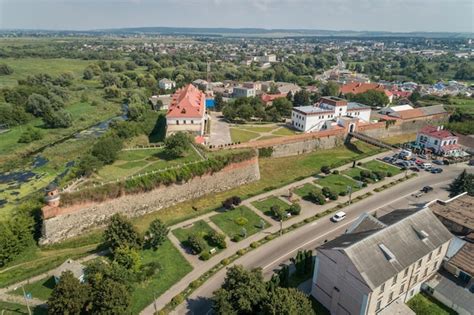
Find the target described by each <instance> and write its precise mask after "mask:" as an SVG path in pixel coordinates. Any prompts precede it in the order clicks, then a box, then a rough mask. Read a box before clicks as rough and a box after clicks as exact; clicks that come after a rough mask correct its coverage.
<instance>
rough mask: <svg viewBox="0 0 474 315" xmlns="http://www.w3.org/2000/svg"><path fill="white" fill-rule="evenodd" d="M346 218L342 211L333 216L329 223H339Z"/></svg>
mask: <svg viewBox="0 0 474 315" xmlns="http://www.w3.org/2000/svg"><path fill="white" fill-rule="evenodd" d="M345 218H346V213H345V212H344V211H339V212H336V214H335V215H333V216H332V218H331V221H333V222H339V221H342V220H344V219H345Z"/></svg>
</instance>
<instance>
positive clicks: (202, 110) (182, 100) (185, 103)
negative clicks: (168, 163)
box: [166, 84, 207, 136]
mask: <svg viewBox="0 0 474 315" xmlns="http://www.w3.org/2000/svg"><path fill="white" fill-rule="evenodd" d="M206 117H207V116H206V95H205V94H204V93H203V92H202V91H201V90H199V89H198V88H197V87H195V86H194V85H192V84H189V85H187V86H186V87H184V88H181V89H179V90H177V91H176V93H174V94H173V96H172V100H171V104H170V106H169V108H168V113H167V114H166V126H167V129H166V134H167V135H169V134H172V133H175V132H177V131H188V132H191V133H193V134H195V135H197V136H202V135H203V134H204V125H205V122H206Z"/></svg>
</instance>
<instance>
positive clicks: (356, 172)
mask: <svg viewBox="0 0 474 315" xmlns="http://www.w3.org/2000/svg"><path fill="white" fill-rule="evenodd" d="M360 171H362V169H361V168H358V167H350V168H348V169H347V170H344V171H343V172H342V173H343V174H344V175H347V176H349V177H352V178H354V179H355V178H356V177H358V176H360Z"/></svg>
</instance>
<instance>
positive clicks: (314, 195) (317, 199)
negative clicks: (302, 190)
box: [306, 191, 326, 205]
mask: <svg viewBox="0 0 474 315" xmlns="http://www.w3.org/2000/svg"><path fill="white" fill-rule="evenodd" d="M306 198H307V199H308V200H309V201H311V202H314V203H316V204H318V205H324V204H325V203H326V198H325V197H324V196H323V194H321V193H320V192H318V191H312V192H310V193H309V194H308V196H307V197H306Z"/></svg>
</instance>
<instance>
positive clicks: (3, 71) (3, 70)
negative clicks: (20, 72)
mask: <svg viewBox="0 0 474 315" xmlns="http://www.w3.org/2000/svg"><path fill="white" fill-rule="evenodd" d="M12 73H13V68H12V67H10V66H9V65H7V64H5V63H2V64H0V75H10V74H12Z"/></svg>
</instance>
